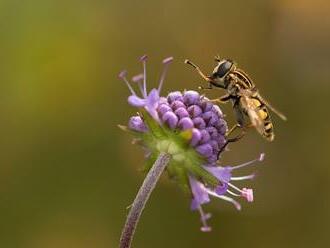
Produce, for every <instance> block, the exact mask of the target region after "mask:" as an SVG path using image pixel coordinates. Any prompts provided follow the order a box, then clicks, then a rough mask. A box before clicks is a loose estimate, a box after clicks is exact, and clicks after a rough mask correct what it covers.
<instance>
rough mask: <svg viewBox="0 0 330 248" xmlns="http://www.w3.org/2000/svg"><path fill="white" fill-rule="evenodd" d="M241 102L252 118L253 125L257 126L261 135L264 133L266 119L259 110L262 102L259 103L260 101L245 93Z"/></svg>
mask: <svg viewBox="0 0 330 248" xmlns="http://www.w3.org/2000/svg"><path fill="white" fill-rule="evenodd" d="M240 103H241V105H242V108H243V109H244V110H245V111H246V113H247V115H248V117H249V118H250V121H251V125H252V126H253V127H255V128H256V129H257V131H258V132H259V133H260V134H261V135H263V133H264V131H265V127H264V119H263V117H262V115H261V112H260V111H259V106H260V104H259V105H258V101H255V99H253V98H250V97H248V96H244V95H243V96H241V99H240Z"/></svg>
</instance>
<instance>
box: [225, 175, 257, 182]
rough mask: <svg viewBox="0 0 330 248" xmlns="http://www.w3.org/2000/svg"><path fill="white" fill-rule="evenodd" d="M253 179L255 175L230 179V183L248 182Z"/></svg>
mask: <svg viewBox="0 0 330 248" xmlns="http://www.w3.org/2000/svg"><path fill="white" fill-rule="evenodd" d="M253 178H255V174H251V175H247V176H241V177H231V181H240V180H249V179H253Z"/></svg>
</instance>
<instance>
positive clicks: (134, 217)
mask: <svg viewBox="0 0 330 248" xmlns="http://www.w3.org/2000/svg"><path fill="white" fill-rule="evenodd" d="M170 159H171V155H169V154H168V153H160V154H159V156H158V158H157V160H156V162H155V163H154V165H153V166H152V168H151V169H150V171H149V172H148V174H147V176H146V178H145V179H144V181H143V184H142V186H141V187H140V189H139V192H138V193H137V195H136V197H135V199H134V202H133V204H132V207H131V209H130V211H129V213H128V216H127V219H126V223H125V226H124V229H123V231H122V233H121V237H120V246H119V247H120V248H129V247H131V242H132V239H133V236H134V232H135V229H136V226H137V224H138V222H139V219H140V216H141V214H142V211H143V209H144V207H145V205H146V203H147V201H148V199H149V197H150V194H151V192H152V191H153V190H154V188H155V186H156V183H157V182H158V179H159V178H160V175H161V174H162V172H163V171H164V169H165V167H166V166H167V164H168V163H169V161H170Z"/></svg>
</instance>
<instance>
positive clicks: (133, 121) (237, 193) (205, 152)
mask: <svg viewBox="0 0 330 248" xmlns="http://www.w3.org/2000/svg"><path fill="white" fill-rule="evenodd" d="M140 60H141V61H142V63H143V74H139V75H137V76H134V77H133V78H132V81H133V82H135V83H136V84H137V85H138V86H137V87H138V88H139V91H140V93H141V96H138V95H137V93H136V92H135V91H134V89H133V87H132V86H131V84H130V83H129V82H128V80H127V79H126V74H127V73H126V71H123V72H121V73H120V75H119V77H120V78H121V79H122V80H123V81H124V82H125V83H126V84H127V86H128V88H129V90H130V92H131V95H130V96H129V98H128V102H129V104H131V105H132V106H134V107H138V108H144V109H145V110H146V111H147V112H148V113H149V115H150V116H151V118H152V120H153V121H154V122H155V123H156V124H153V125H151V126H148V122H147V121H146V120H145V119H144V117H145V116H143V115H142V114H141V115H138V116H133V117H131V118H130V120H129V123H128V129H131V130H134V131H136V132H139V133H141V134H143V135H142V136H139V139H145V140H141V141H142V142H140V143H143V145H144V148H146V151H147V153H148V154H149V156H148V158H150V159H152V158H155V157H157V155H158V154H159V153H160V152H167V153H169V154H171V155H172V160H173V162H170V163H169V165H168V167H167V170H168V172H169V174H174V177H175V176H177V177H176V178H189V182H187V180H182V182H181V183H182V184H184V185H185V186H188V187H190V191H191V196H192V200H191V209H192V210H198V211H199V213H200V214H201V221H202V223H203V226H202V228H201V230H202V231H210V230H211V228H210V227H209V226H208V225H207V219H209V218H210V217H211V215H210V214H205V213H204V211H203V209H202V205H203V204H206V203H208V202H210V196H212V197H216V198H219V199H222V200H225V201H228V202H231V203H232V204H234V206H235V207H236V208H237V209H238V210H240V209H241V205H240V204H239V203H238V201H236V200H234V198H233V197H243V198H245V199H246V200H247V201H248V202H252V201H253V191H252V189H250V188H246V187H243V188H242V189H240V188H239V187H237V186H235V185H234V184H233V181H239V180H245V179H252V178H253V177H254V174H251V175H247V176H241V177H234V176H232V173H233V171H234V170H237V169H239V168H241V167H244V166H247V165H249V164H251V163H253V162H255V161H261V160H262V159H263V154H262V155H261V156H260V157H259V158H258V159H256V160H253V161H250V162H247V163H245V164H242V165H239V166H232V167H230V166H220V165H219V161H218V160H219V156H220V155H221V154H220V152H221V151H223V150H225V149H223V148H224V147H225V146H226V145H227V140H226V136H225V133H226V131H227V123H226V121H225V120H224V116H223V114H222V111H221V109H220V108H219V107H218V106H217V105H214V104H213V103H212V102H211V101H210V100H209V99H208V98H206V97H204V96H202V95H200V94H199V93H198V92H196V91H193V90H188V91H183V92H180V91H174V92H171V93H169V94H168V95H167V96H166V97H161V96H160V94H161V88H162V86H163V82H164V78H165V75H166V72H167V69H168V65H169V63H170V62H171V61H172V60H173V58H172V57H170V58H167V59H164V60H163V64H164V69H163V72H162V74H161V78H160V81H159V86H158V88H157V89H156V88H154V89H152V90H150V92H148V91H147V84H146V74H147V72H146V60H147V56H143V57H142V58H141V59H140ZM164 130H165V131H164ZM187 132H188V133H189V134H190V135H188V136H184V135H183V136H184V137H186V138H185V139H186V140H184V141H185V142H182V139H183V138H182V137H183V136H182V135H180V134H183V133H187ZM141 137H142V138H141ZM183 143H184V144H185V145H183ZM151 164H152V163H151ZM187 164H188V165H187ZM175 173H180V174H178V175H175ZM182 173H185V175H186V177H184V176H182ZM187 183H188V184H189V185H187Z"/></svg>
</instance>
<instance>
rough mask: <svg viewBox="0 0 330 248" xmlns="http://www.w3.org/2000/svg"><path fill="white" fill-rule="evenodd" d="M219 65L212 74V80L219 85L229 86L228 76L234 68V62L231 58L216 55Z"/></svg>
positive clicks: (222, 86)
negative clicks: (221, 58)
mask: <svg viewBox="0 0 330 248" xmlns="http://www.w3.org/2000/svg"><path fill="white" fill-rule="evenodd" d="M215 60H216V61H217V63H218V64H217V66H216V67H215V68H214V70H213V73H212V75H211V77H210V78H211V80H212V82H213V84H214V85H215V86H217V87H221V88H227V84H228V83H227V81H226V80H225V79H226V76H227V75H228V73H229V72H230V71H231V70H232V69H233V67H234V62H233V61H231V60H229V59H223V60H220V58H219V57H216V58H215Z"/></svg>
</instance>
